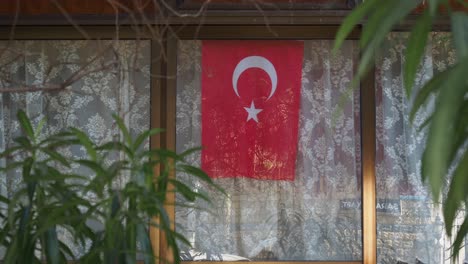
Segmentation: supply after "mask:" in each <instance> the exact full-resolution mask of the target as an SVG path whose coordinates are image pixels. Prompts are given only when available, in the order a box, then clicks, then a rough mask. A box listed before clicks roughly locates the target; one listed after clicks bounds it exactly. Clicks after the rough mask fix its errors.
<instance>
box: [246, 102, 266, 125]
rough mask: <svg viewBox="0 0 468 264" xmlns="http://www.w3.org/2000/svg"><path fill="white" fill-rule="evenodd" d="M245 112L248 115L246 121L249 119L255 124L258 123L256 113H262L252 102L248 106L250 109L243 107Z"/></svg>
mask: <svg viewBox="0 0 468 264" xmlns="http://www.w3.org/2000/svg"><path fill="white" fill-rule="evenodd" d="M244 109H245V111H247V113H248V114H249V115H248V116H247V121H249V120H250V119H253V120H254V121H255V122H257V123H258V117H257V115H258V113H260V112H261V111H263V109H257V108H255V104H254V102H253V101H252V103H251V104H250V107H244Z"/></svg>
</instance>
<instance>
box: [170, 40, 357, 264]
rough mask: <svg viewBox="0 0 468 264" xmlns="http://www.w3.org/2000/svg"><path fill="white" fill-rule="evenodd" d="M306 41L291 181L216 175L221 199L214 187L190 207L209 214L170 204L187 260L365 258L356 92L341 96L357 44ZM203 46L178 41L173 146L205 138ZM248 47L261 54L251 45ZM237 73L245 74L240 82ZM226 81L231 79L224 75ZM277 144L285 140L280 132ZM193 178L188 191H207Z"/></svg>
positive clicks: (195, 157) (196, 157)
mask: <svg viewBox="0 0 468 264" xmlns="http://www.w3.org/2000/svg"><path fill="white" fill-rule="evenodd" d="M230 42H234V43H235V45H230V44H229V43H230ZM301 42H302V41H301ZM209 43H210V44H211V45H225V46H226V45H230V46H232V47H233V49H235V48H236V46H237V45H240V46H242V45H248V44H249V43H252V41H250V42H249V41H248V40H244V41H233V40H228V41H218V42H216V41H211V42H209ZM253 43H255V44H258V43H259V42H258V41H257V42H253ZM282 43H284V42H282ZM274 44H275V43H274V41H267V42H263V43H262V42H260V44H258V45H264V46H263V47H264V48H268V45H274ZM303 44H304V48H303V49H304V57H303V60H301V68H302V80H301V97H300V111H299V132H298V134H299V139H298V142H294V143H295V144H297V146H298V154H297V158H295V160H296V164H295V166H296V175H295V179H294V180H292V181H289V180H262V179H260V180H259V179H251V178H245V177H242V176H244V175H242V174H240V175H235V176H240V177H234V178H219V179H215V182H216V183H217V184H219V185H220V186H221V187H222V188H223V189H225V190H226V192H227V196H224V195H222V194H220V193H216V192H214V191H213V192H211V193H208V196H209V197H210V198H211V200H212V201H213V203H214V204H213V206H210V205H206V204H204V203H203V202H202V203H197V204H194V206H195V208H204V207H206V208H207V211H205V212H203V211H200V210H194V209H193V208H185V207H177V206H176V217H175V219H176V229H178V228H180V229H181V232H182V233H183V234H184V235H185V236H186V237H187V238H188V239H189V240H190V241H191V242H192V246H193V248H190V249H189V248H186V249H185V250H186V251H188V252H187V253H190V255H191V258H192V259H191V260H225V261H229V260H236V259H237V260H241V259H244V260H247V259H248V260H254V261H264V260H268V261H272V260H276V261H292V260H295V261H297V260H300V261H313V260H321V261H323V260H327V261H330V260H335V261H336V260H339V261H355V260H360V259H362V242H361V235H362V231H361V207H360V204H361V176H360V175H361V173H360V170H361V164H360V151H361V150H360V111H359V92H358V90H357V91H355V92H353V93H351V94H348V93H346V90H347V89H348V85H349V83H350V81H351V80H352V77H353V74H354V68H355V63H356V62H357V55H358V49H357V43H356V42H355V41H352V40H349V41H348V42H347V43H346V45H345V47H344V48H343V49H342V50H341V51H340V53H339V54H338V56H336V57H333V55H332V54H331V47H332V45H333V41H332V40H305V41H303ZM202 45H205V44H204V43H203V41H199V40H180V41H178V46H177V108H176V109H177V121H176V131H177V133H176V135H177V136H176V145H177V150H178V151H183V150H185V149H188V148H190V147H194V146H200V145H203V144H202V140H201V132H202V126H201V124H202V120H201V115H202V113H201V108H202V107H203V106H202V91H201V83H202V81H201V78H202V77H201V75H202V71H203V70H204V69H203V68H202V63H201V61H202V59H203V58H202V52H201V50H202ZM249 52H253V55H255V54H257V53H259V51H258V50H252V51H249ZM255 52H257V53H255ZM225 63H227V62H226V58H224V59H220V60H219V65H218V67H220V65H221V64H225ZM236 63H237V61H236ZM234 66H235V65H233V66H232V68H233V67H234ZM277 67H278V66H277ZM231 73H232V72H231ZM249 74H250V73H249V72H248V71H246V72H245V73H243V75H245V76H244V77H245V78H249ZM251 74H255V73H251ZM258 74H259V75H258V78H259V80H260V82H261V81H262V80H264V79H267V77H265V76H263V75H261V74H262V73H258ZM278 76H280V73H278ZM241 78H243V76H242V75H241V77H239V86H240V85H241V84H240V83H241V82H242V81H243V80H242V79H241ZM280 81H281V80H279V81H278V82H280ZM248 84H249V85H248V86H245V87H249V88H251V89H252V88H253V85H261V84H258V83H248ZM228 85H231V82H229V81H226V86H228ZM229 87H230V86H229ZM214 88H216V87H214ZM282 88H283V89H286V86H284V87H282ZM219 89H223V88H221V87H220V88H219ZM231 89H232V88H230V89H226V90H222V93H226V92H229V91H230V90H231ZM239 89H241V88H239ZM244 89H247V88H244ZM277 89H280V86H278V88H277ZM228 90H229V91H228ZM207 93H208V92H207ZM231 93H232V94H234V92H232V91H231ZM239 93H241V94H242V93H243V94H244V95H245V94H247V93H248V92H247V91H245V90H243V91H239ZM249 98H250V97H249ZM215 99H217V100H218V99H219V100H223V99H221V98H219V97H217V98H215ZM238 99H239V98H237V97H235V98H234V100H238ZM228 100H229V99H228ZM249 100H250V99H249ZM258 101H260V100H258ZM258 101H257V102H258ZM249 102H250V101H249ZM266 107H267V106H265V108H266ZM208 111H209V109H208V110H207V111H206V112H204V113H208ZM233 111H234V110H233ZM243 114H244V113H243ZM260 117H261V116H260V115H259V119H260ZM226 122H227V121H226ZM261 122H262V120H260V121H259V122H258V124H260V125H261ZM263 122H265V121H263ZM246 126H247V125H246ZM218 129H220V128H219V127H218ZM240 130H241V128H238V129H236V128H233V129H229V131H231V132H230V133H233V135H232V136H231V137H227V138H225V139H223V141H226V140H227V141H236V140H237V139H236V138H237V137H238V136H237V135H235V134H236V132H237V133H240ZM223 131H224V130H223ZM213 140H214V139H213ZM239 140H241V139H239ZM282 141H283V142H282ZM242 142H243V141H239V142H238V144H243V143H242ZM277 143H278V144H285V143H284V139H281V138H278V139H277ZM221 144H222V143H221ZM197 154H198V155H193V157H191V158H192V159H193V163H194V164H196V165H198V166H200V160H201V158H200V155H199V154H200V153H197ZM219 154H220V155H222V154H223V153H219ZM282 154H283V155H287V154H286V153H282ZM254 157H257V156H254ZM240 162H242V161H241V159H240V161H239V163H240ZM177 177H181V178H182V177H184V176H183V175H177ZM187 180H189V179H187ZM200 184H201V183H200V182H197V181H195V182H191V185H192V186H193V188H195V189H201V190H207V187H208V186H203V185H200Z"/></svg>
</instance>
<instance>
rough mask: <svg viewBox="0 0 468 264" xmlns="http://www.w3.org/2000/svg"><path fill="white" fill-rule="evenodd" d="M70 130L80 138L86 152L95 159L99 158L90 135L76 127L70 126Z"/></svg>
mask: <svg viewBox="0 0 468 264" xmlns="http://www.w3.org/2000/svg"><path fill="white" fill-rule="evenodd" d="M70 130H71V131H72V132H73V133H74V134H75V136H76V137H77V138H78V139H79V141H80V143H81V144H82V145H83V147H85V149H86V152H87V153H88V155H89V156H90V158H91V159H92V160H93V161H96V160H97V153H96V150H95V149H94V143H93V142H92V141H91V139H89V137H88V135H86V133H84V132H83V131H81V130H79V129H76V128H70Z"/></svg>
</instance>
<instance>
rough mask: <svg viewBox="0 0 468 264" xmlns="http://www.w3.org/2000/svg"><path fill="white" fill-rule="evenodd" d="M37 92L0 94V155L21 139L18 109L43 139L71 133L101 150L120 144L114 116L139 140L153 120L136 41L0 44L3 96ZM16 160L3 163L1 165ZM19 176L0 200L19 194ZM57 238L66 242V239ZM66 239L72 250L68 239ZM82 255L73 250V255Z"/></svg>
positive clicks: (9, 179)
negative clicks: (69, 130)
mask: <svg viewBox="0 0 468 264" xmlns="http://www.w3.org/2000/svg"><path fill="white" fill-rule="evenodd" d="M70 78H75V79H76V80H75V79H73V80H74V81H73V82H71V83H70V85H69V86H68V87H66V88H65V89H59V90H54V89H49V88H53V87H54V85H58V84H63V83H66V82H67V80H71V79H70ZM34 87H39V91H35V92H27V93H1V94H0V151H3V150H4V149H5V148H8V147H11V146H13V145H14V143H13V138H15V137H16V136H19V135H20V133H21V131H20V127H19V123H18V121H17V120H16V113H17V111H18V110H19V109H23V110H25V111H26V112H27V114H28V115H29V116H30V117H31V118H32V121H33V123H34V124H37V123H38V122H39V120H41V119H42V118H44V117H45V118H46V124H45V126H44V130H43V133H42V134H41V136H43V137H46V136H48V135H51V134H54V133H56V132H58V131H61V130H62V129H64V128H67V127H76V128H79V129H82V130H83V131H85V132H86V133H87V134H88V135H89V136H90V138H91V139H92V140H94V141H96V142H98V143H100V142H106V141H109V140H112V139H115V137H119V134H118V129H117V127H116V125H115V124H114V120H113V118H112V114H118V115H120V116H121V117H123V118H124V120H125V121H126V124H127V125H128V126H129V127H130V128H131V131H132V133H139V132H141V131H143V130H145V129H148V128H149V120H150V119H149V109H150V107H149V98H150V43H149V41H135V40H128V41H127V40H125V41H123V40H119V41H84V40H83V41H77V40H66V41H65V40H53V41H12V42H9V41H3V42H0V89H25V88H26V89H30V88H34ZM40 89H44V91H40ZM48 89H49V90H48ZM62 151H63V153H62V154H64V155H68V156H74V157H76V158H78V157H81V156H83V155H84V154H85V152H84V150H82V149H77V148H72V147H70V148H65V149H63V150H62ZM17 158H19V157H11V158H6V159H1V160H0V162H1V163H2V164H1V165H5V164H8V163H9V162H12V161H14V159H17ZM74 169H76V170H79V169H80V168H74ZM17 173H18V172H10V173H8V174H5V173H3V172H2V174H0V186H1V189H0V190H1V191H2V193H3V194H7V195H11V194H12V191H14V188H15V186H18V184H19V180H20V177H18V174H17ZM116 184H118V183H116ZM62 231H63V230H62ZM61 235H62V236H64V237H67V236H69V234H67V233H65V232H64V233H62V234H61ZM67 239H68V240H69V241H70V245H72V244H73V238H72V237H67ZM81 250H82V249H80V248H78V247H76V248H75V251H76V252H80V251H81Z"/></svg>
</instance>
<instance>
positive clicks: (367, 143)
mask: <svg viewBox="0 0 468 264" xmlns="http://www.w3.org/2000/svg"><path fill="white" fill-rule="evenodd" d="M303 18H304V19H305V20H303V21H302V22H298V23H296V22H295V23H291V24H288V23H286V24H285V23H282V22H281V21H284V20H285V19H287V18H285V17H277V18H276V20H275V21H274V22H275V23H273V25H268V24H267V25H265V24H264V22H262V23H263V25H262V23H258V17H256V18H255V17H247V20H245V21H253V22H255V23H254V25H251V24H247V25H246V24H244V25H238V24H233V25H219V24H216V23H215V22H216V20H217V19H216V18H215V19H214V20H213V19H212V20H213V21H211V22H209V23H207V25H205V26H203V27H200V26H199V25H197V24H192V25H179V23H177V21H175V22H174V25H172V26H169V27H167V26H164V27H159V26H157V25H156V26H154V28H152V30H160V33H161V36H165V38H163V41H155V40H152V41H151V57H152V58H151V74H152V77H151V80H150V82H151V89H150V107H151V110H150V115H151V116H150V125H151V127H161V128H164V129H165V130H166V133H165V134H164V135H162V136H161V135H155V136H153V137H152V138H151V142H150V147H151V148H160V147H161V148H168V149H173V150H175V140H176V130H175V129H176V78H175V76H176V73H177V71H176V70H177V61H176V59H177V41H178V39H180V40H190V39H301V40H308V39H320V40H332V39H334V37H335V33H336V31H337V29H338V25H334V24H336V22H334V21H336V20H337V19H338V20H340V21H341V20H342V17H341V16H336V17H333V18H331V19H330V20H329V21H328V20H327V21H328V22H327V21H325V22H324V21H323V20H322V21H321V23H315V24H314V23H312V24H313V25H308V24H310V23H311V22H312V21H318V20H317V19H319V17H315V16H312V17H305V16H304V17H303ZM219 19H221V18H219ZM238 19H239V18H236V20H237V21H239V20H238ZM322 19H323V18H322ZM324 24H325V25H324ZM161 28H163V29H164V30H161ZM82 29H83V30H85V31H86V32H87V35H88V37H89V38H91V39H115V38H116V33H115V26H82ZM163 31H164V32H163ZM10 33H11V27H5V26H2V27H0V36H1V37H0V40H8V39H9V37H10ZM359 33H360V32H359V29H356V30H355V31H353V33H352V34H351V35H350V37H349V39H352V40H357V39H359V35H360V34H359ZM118 38H119V39H150V40H151V32H150V30H149V29H140V30H139V31H138V32H136V31H135V28H134V27H130V26H122V27H119V34H118ZM14 39H15V40H62V39H63V40H80V39H84V37H83V35H82V34H81V33H80V31H78V30H77V29H76V28H74V27H72V26H18V27H16V28H15V32H14ZM162 53H164V54H165V56H154V55H155V54H162ZM164 76H168V77H167V78H165V77H164ZM374 86H375V84H374V71H373V70H371V71H369V74H368V76H367V77H366V78H364V79H363V80H361V86H360V93H361V101H360V102H361V104H360V109H361V155H362V189H361V190H362V202H363V206H362V211H361V213H362V233H363V235H362V243H363V248H362V250H363V253H362V257H363V259H362V261H347V262H346V261H344V262H343V261H338V262H336V261H335V262H333V261H331V262H330V261H299V262H297V261H294V262H288V261H273V262H270V261H267V262H258V261H254V262H252V264H293V263H302V264H312V263H316V264H338V263H340V264H357V263H363V264H373V263H376V261H377V226H376V210H375V201H376V192H375V184H376V179H375V142H376V141H375V140H376V134H375V128H376V124H375V91H374ZM158 169H159V168H155V173H157V172H158ZM171 177H175V174H172V175H171ZM174 200H175V196H174V195H173V194H172V195H169V196H168V203H169V204H174V203H173V202H174ZM166 209H167V210H168V212H169V215H170V216H171V220H175V208H174V206H173V205H170V206H167V207H166ZM150 236H151V240H152V243H153V249H154V252H155V253H159V256H161V257H163V258H166V259H167V260H168V261H171V254H170V252H168V249H167V246H166V242H165V240H164V236H163V235H162V234H161V233H160V232H159V230H157V229H155V228H152V229H151V230H150ZM184 263H187V264H195V263H194V262H190V261H184ZM196 264H213V262H212V261H206V262H198V261H197V262H196ZM223 264H235V263H234V262H223Z"/></svg>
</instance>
